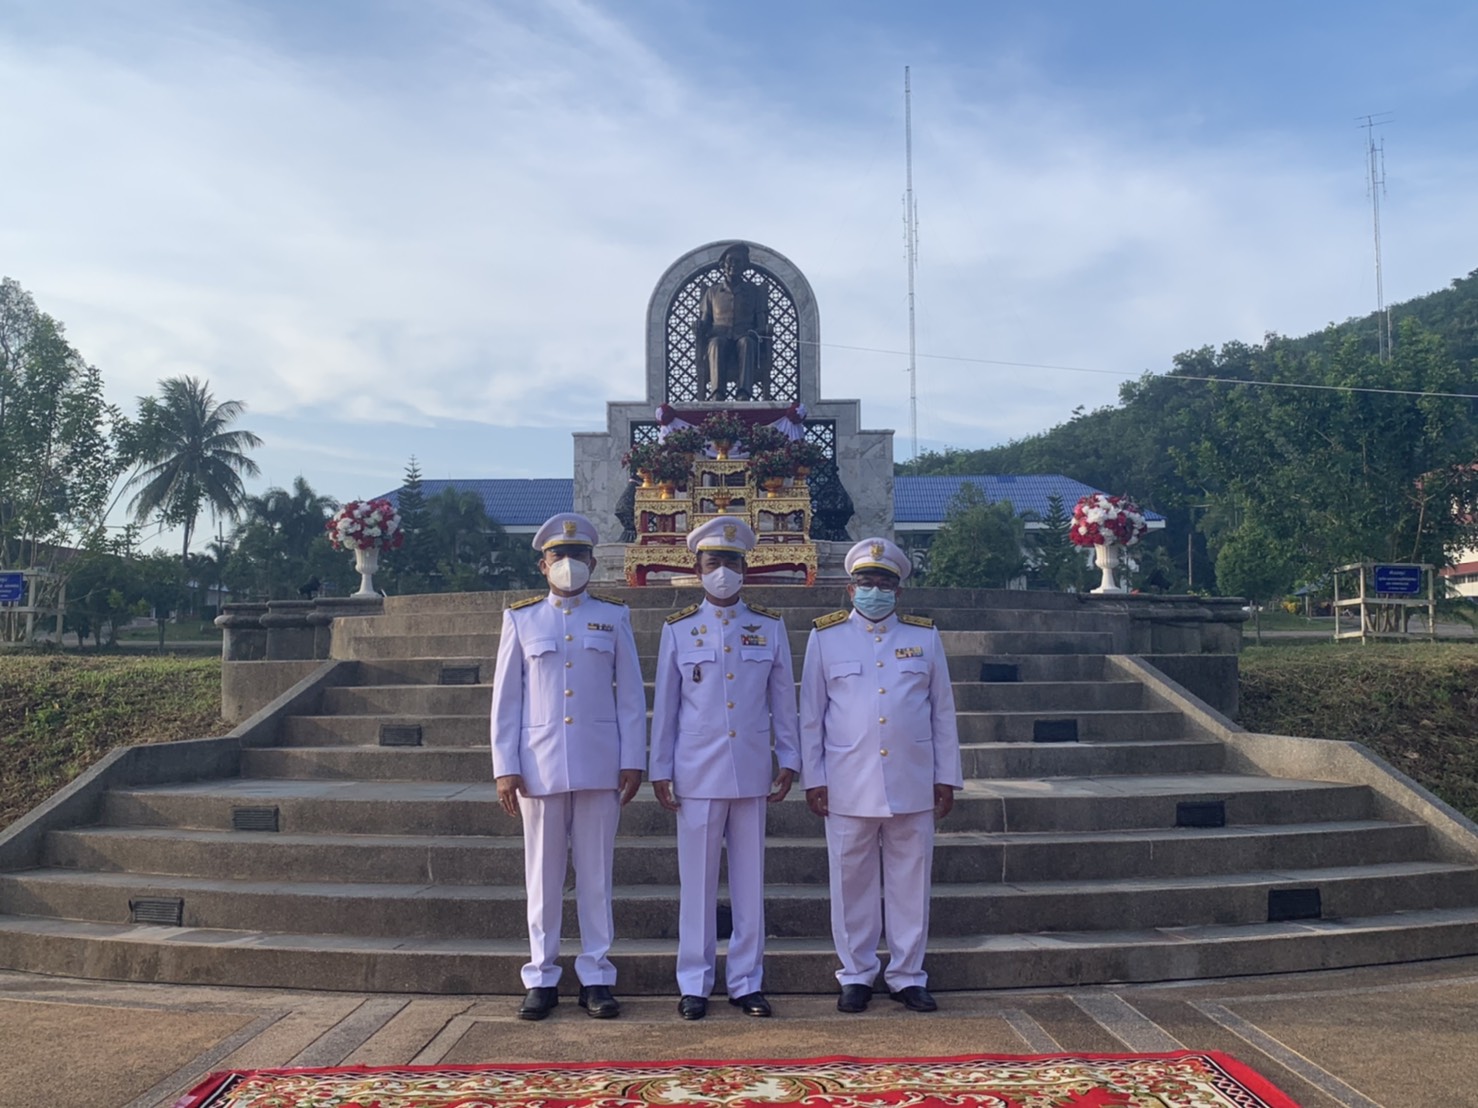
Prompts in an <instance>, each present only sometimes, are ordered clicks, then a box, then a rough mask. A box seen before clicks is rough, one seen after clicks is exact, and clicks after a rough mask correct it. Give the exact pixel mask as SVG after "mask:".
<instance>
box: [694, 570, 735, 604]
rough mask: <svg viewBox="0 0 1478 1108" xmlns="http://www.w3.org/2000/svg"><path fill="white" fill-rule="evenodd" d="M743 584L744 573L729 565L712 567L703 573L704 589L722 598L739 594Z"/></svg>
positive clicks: (725, 598)
mask: <svg viewBox="0 0 1478 1108" xmlns="http://www.w3.org/2000/svg"><path fill="white" fill-rule="evenodd" d="M743 586H744V574H742V573H740V572H739V571H738V570H737V569H730V568H729V567H728V566H720V567H719V568H718V569H711V570H709V571H708V572H707V573H705V574H704V575H703V591H704V592H706V593H707V594H708V595H709V596H714V597H717V598H718V599H720V600H728V599H729V597H731V596H735V595H737V594H738V592H739V590H740V589H741V588H742V587H743Z"/></svg>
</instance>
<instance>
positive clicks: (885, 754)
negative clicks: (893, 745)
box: [878, 746, 888, 758]
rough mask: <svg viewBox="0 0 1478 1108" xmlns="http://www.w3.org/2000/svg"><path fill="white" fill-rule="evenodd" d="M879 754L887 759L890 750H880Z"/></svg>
mask: <svg viewBox="0 0 1478 1108" xmlns="http://www.w3.org/2000/svg"><path fill="white" fill-rule="evenodd" d="M878 753H879V754H881V755H882V756H883V757H884V758H886V757H887V756H888V748H887V747H886V746H885V747H883V749H881V750H879V751H878Z"/></svg>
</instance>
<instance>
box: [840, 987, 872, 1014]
mask: <svg viewBox="0 0 1478 1108" xmlns="http://www.w3.org/2000/svg"><path fill="white" fill-rule="evenodd" d="M870 1000H872V989H870V988H869V987H868V986H866V985H843V986H842V995H841V996H840V997H838V998H837V1011H838V1012H865V1011H867V1005H868V1002H869V1001H870Z"/></svg>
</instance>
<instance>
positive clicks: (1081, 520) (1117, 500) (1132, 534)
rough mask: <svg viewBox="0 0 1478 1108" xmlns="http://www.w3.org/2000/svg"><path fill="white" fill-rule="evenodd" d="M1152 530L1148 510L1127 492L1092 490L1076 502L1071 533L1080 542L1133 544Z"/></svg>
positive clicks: (1088, 543)
mask: <svg viewBox="0 0 1478 1108" xmlns="http://www.w3.org/2000/svg"><path fill="white" fill-rule="evenodd" d="M1148 530H1149V524H1148V523H1147V522H1146V521H1145V518H1144V512H1142V511H1141V510H1140V507H1139V505H1138V504H1136V503H1134V501H1132V500H1130V499H1129V498H1128V497H1127V496H1109V495H1107V494H1106V493H1101V492H1095V493H1089V494H1088V495H1087V496H1085V497H1083V499H1081V500H1079V501H1078V502H1077V504H1075V505H1073V525H1072V527H1071V528H1070V529H1069V531H1068V537H1069V538H1070V539H1072V541H1073V542H1074V543H1075V544H1076V545H1078V546H1103V545H1104V544H1106V543H1111V544H1116V545H1118V546H1133V545H1134V544H1135V543H1137V542H1138V541H1139V540H1140V539H1141V538H1143V537H1144V534H1145V532H1146V531H1148Z"/></svg>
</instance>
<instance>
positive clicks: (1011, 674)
mask: <svg viewBox="0 0 1478 1108" xmlns="http://www.w3.org/2000/svg"><path fill="white" fill-rule="evenodd" d="M980 679H981V680H982V681H990V682H1000V681H1020V680H1021V667H1020V666H1018V665H1016V664H1015V663H1014V662H981V663H980Z"/></svg>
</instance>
